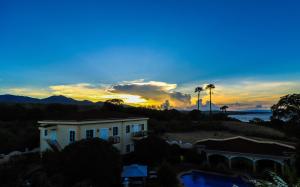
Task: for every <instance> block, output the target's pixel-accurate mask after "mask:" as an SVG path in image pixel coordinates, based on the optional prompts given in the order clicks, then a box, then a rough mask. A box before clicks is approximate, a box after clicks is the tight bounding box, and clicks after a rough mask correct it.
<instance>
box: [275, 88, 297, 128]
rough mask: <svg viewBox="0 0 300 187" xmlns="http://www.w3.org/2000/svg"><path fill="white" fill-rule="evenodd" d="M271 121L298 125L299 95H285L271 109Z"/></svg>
mask: <svg viewBox="0 0 300 187" xmlns="http://www.w3.org/2000/svg"><path fill="white" fill-rule="evenodd" d="M271 109H272V112H273V116H272V119H280V120H286V121H288V122H292V123H296V124H300V94H291V95H286V96H283V97H281V98H280V100H279V101H278V103H277V104H275V105H273V106H272V107H271Z"/></svg>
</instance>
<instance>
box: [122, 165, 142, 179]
mask: <svg viewBox="0 0 300 187" xmlns="http://www.w3.org/2000/svg"><path fill="white" fill-rule="evenodd" d="M147 175H148V167H147V166H144V165H138V164H132V165H129V166H124V167H123V172H122V177H127V178H129V177H147Z"/></svg>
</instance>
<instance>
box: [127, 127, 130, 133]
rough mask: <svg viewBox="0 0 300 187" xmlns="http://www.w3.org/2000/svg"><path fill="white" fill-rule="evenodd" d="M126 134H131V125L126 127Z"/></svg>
mask: <svg viewBox="0 0 300 187" xmlns="http://www.w3.org/2000/svg"><path fill="white" fill-rule="evenodd" d="M126 133H130V125H126Z"/></svg>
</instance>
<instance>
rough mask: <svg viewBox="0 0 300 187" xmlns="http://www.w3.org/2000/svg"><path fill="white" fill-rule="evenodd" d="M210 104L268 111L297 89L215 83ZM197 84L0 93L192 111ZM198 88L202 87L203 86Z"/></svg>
mask: <svg viewBox="0 0 300 187" xmlns="http://www.w3.org/2000/svg"><path fill="white" fill-rule="evenodd" d="M215 85H216V88H215V89H214V90H213V95H212V102H213V103H214V104H215V105H216V107H217V106H221V105H228V106H229V107H230V109H231V110H244V109H257V108H259V109H270V106H271V105H273V104H274V103H276V102H277V101H278V99H279V98H280V97H281V96H283V95H286V94H290V93H297V92H299V91H300V85H299V83H298V82H296V81H276V82H275V81H242V80H241V81H235V82H233V81H231V82H226V81H223V82H219V83H216V84H215ZM195 86H196V84H188V85H179V86H177V84H173V83H167V82H161V81H148V82H147V81H144V80H143V79H139V80H134V81H123V82H121V83H119V84H113V85H105V84H90V83H78V84H68V85H52V86H49V87H48V88H7V89H5V90H4V89H2V90H0V92H1V93H10V94H15V95H25V96H32V97H37V98H44V97H48V96H51V95H64V96H66V97H72V98H74V99H77V100H90V101H93V102H97V101H106V100H108V99H113V98H117V99H122V100H124V102H125V103H126V104H129V105H134V106H153V105H155V106H160V105H161V104H162V103H164V102H165V101H166V100H168V101H169V103H170V105H171V106H172V107H175V108H178V109H195V108H196V103H197V94H196V93H194V88H195ZM197 86H203V87H205V84H202V85H201V84H200V85H197ZM201 101H202V104H203V105H206V104H207V102H208V101H209V95H208V90H204V91H203V92H201Z"/></svg>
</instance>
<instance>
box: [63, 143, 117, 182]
mask: <svg viewBox="0 0 300 187" xmlns="http://www.w3.org/2000/svg"><path fill="white" fill-rule="evenodd" d="M61 159H62V163H61V168H62V171H63V174H64V176H65V177H66V179H67V181H68V184H76V183H77V182H82V181H88V182H90V183H92V184H95V185H97V186H102V187H106V186H107V187H109V186H113V185H117V184H118V183H119V182H120V180H121V179H120V177H121V176H120V174H121V157H120V153H119V151H118V150H117V149H116V148H115V147H113V146H112V145H111V144H110V143H108V142H107V141H104V140H101V139H99V138H93V139H85V140H81V141H78V142H75V143H73V144H70V145H68V146H67V147H65V149H63V151H62V152H61Z"/></svg>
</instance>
